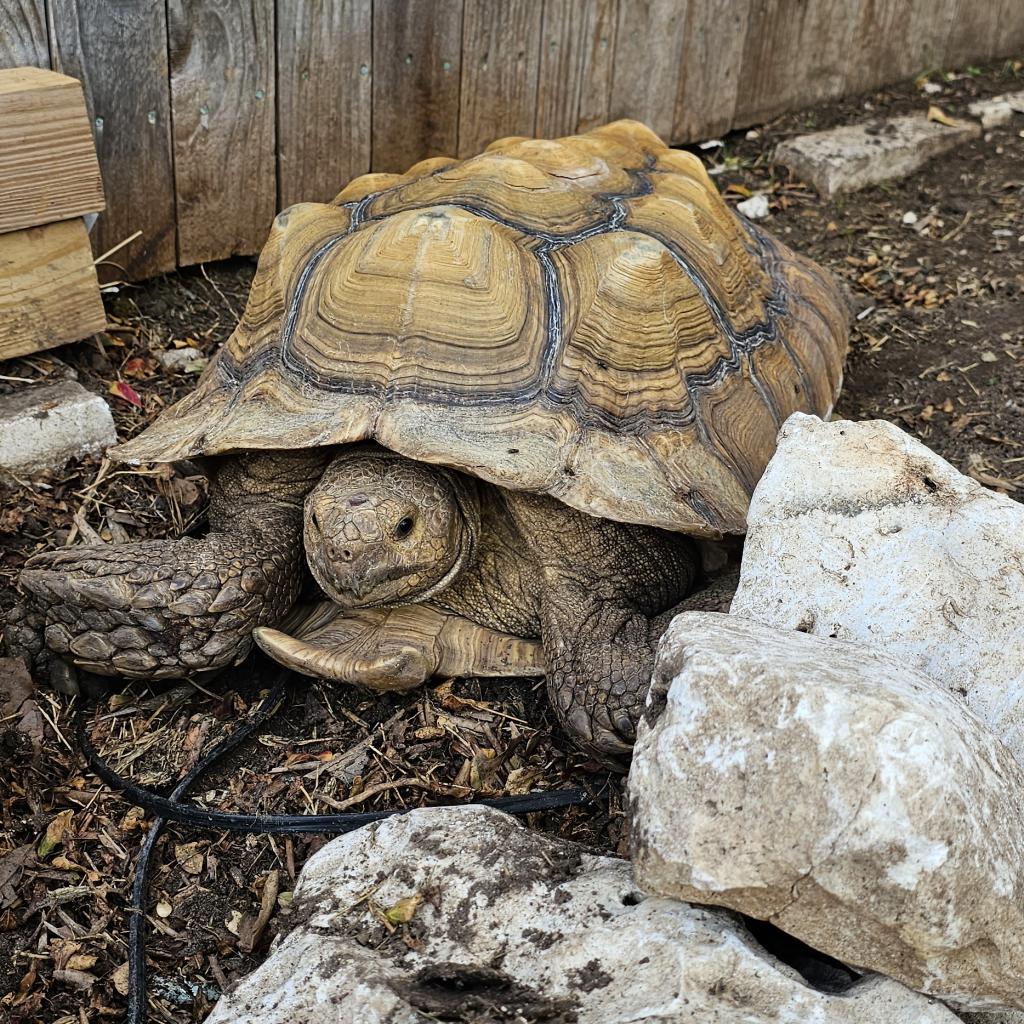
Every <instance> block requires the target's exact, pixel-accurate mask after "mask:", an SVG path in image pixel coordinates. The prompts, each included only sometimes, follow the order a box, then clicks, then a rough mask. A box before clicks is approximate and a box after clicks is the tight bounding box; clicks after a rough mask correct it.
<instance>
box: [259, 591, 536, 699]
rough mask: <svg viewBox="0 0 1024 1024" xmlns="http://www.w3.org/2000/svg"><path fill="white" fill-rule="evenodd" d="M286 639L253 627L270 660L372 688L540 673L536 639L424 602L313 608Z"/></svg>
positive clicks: (304, 673) (330, 605)
mask: <svg viewBox="0 0 1024 1024" xmlns="http://www.w3.org/2000/svg"><path fill="white" fill-rule="evenodd" d="M296 633H297V635H296V636H291V635H289V634H287V633H284V632H281V631H280V630H276V629H268V628H266V627H262V628H260V629H257V630H255V632H254V633H253V638H254V639H255V641H256V643H257V644H258V645H259V646H260V647H261V648H262V649H263V650H264V651H265V652H266V653H267V654H269V655H270V657H272V658H273V659H274V660H275V661H278V662H279V663H280V664H282V665H284V666H285V667H287V668H290V669H293V670H294V671H296V672H300V673H302V674H303V675H308V676H316V677H319V678H322V679H331V680H333V681H335V682H340V683H354V684H357V685H360V686H366V687H368V688H370V689H372V690H378V691H387V690H410V689H413V688H414V687H416V686H420V685H421V684H423V683H424V682H426V681H427V680H428V679H429V678H431V677H432V676H542V675H543V674H544V655H543V651H542V649H541V646H540V644H539V643H537V642H536V641H534V640H524V639H521V638H519V637H515V636H510V635H509V634H507V633H498V632H496V631H494V630H491V629H487V628H486V627H484V626H479V625H477V624H476V623H475V622H470V621H469V620H468V619H463V618H460V617H459V616H457V615H451V614H448V613H447V612H443V611H440V610H438V609H436V608H432V607H430V606H428V605H406V606H402V607H398V608H367V609H360V610H355V611H353V610H343V609H341V608H338V607H337V606H336V605H333V604H331V603H330V602H325V603H323V604H321V605H318V606H316V607H315V608H314V609H313V611H312V613H311V614H310V615H309V617H307V618H306V620H305V621H304V622H303V623H301V625H300V626H299V627H298V628H297V630H296Z"/></svg>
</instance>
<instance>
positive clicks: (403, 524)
mask: <svg viewBox="0 0 1024 1024" xmlns="http://www.w3.org/2000/svg"><path fill="white" fill-rule="evenodd" d="M412 528H413V518H412V516H406V517H405V518H404V519H402V520H400V521H399V523H398V525H397V526H396V527H395V536H396V537H408V536H409V534H410V533H411V532H412Z"/></svg>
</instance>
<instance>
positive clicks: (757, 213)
mask: <svg viewBox="0 0 1024 1024" xmlns="http://www.w3.org/2000/svg"><path fill="white" fill-rule="evenodd" d="M736 209H737V210H739V211H740V213H742V214H743V216H744V217H748V218H749V219H750V220H764V218H765V217H767V216H768V197H767V196H763V195H756V196H751V197H750V198H749V199H744V200H743V202H742V203H737V204H736Z"/></svg>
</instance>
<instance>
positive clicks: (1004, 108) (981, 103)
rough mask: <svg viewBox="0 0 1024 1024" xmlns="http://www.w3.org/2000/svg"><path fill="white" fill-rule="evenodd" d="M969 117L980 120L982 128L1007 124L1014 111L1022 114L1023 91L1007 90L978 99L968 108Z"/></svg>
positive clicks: (1023, 109) (1023, 104)
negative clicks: (998, 94) (999, 94)
mask: <svg viewBox="0 0 1024 1024" xmlns="http://www.w3.org/2000/svg"><path fill="white" fill-rule="evenodd" d="M967 110H968V112H969V113H970V115H971V117H976V118H978V120H979V121H981V126H982V128H996V127H998V126H999V125H1001V124H1007V123H1009V121H1010V120H1011V119H1012V118H1013V115H1014V114H1015V113H1017V114H1024V92H1008V93H1003V94H1002V95H1001V96H990V97H989V98H988V99H984V100H978V101H977V102H975V103H972V104H971V105H970V106H969V107H968V108H967Z"/></svg>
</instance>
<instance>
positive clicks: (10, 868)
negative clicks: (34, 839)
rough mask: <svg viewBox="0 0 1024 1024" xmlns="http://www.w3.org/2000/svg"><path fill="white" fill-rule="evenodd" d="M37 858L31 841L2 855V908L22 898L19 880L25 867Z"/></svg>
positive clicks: (0, 888) (0, 894)
mask: <svg viewBox="0 0 1024 1024" xmlns="http://www.w3.org/2000/svg"><path fill="white" fill-rule="evenodd" d="M35 859H36V851H35V848H34V847H33V845H32V844H31V843H26V844H25V845H24V846H18V847H16V848H15V849H13V850H11V852H10V853H5V854H4V855H3V857H0V908H6V907H9V906H10V905H11V904H12V903H14V902H15V901H16V900H18V899H19V898H20V896H19V893H18V881H19V879H20V878H21V874H22V872H23V871H24V870H25V868H26V867H27V866H28V865H29V864H31V863H32V861H34V860H35Z"/></svg>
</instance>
